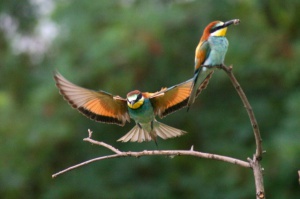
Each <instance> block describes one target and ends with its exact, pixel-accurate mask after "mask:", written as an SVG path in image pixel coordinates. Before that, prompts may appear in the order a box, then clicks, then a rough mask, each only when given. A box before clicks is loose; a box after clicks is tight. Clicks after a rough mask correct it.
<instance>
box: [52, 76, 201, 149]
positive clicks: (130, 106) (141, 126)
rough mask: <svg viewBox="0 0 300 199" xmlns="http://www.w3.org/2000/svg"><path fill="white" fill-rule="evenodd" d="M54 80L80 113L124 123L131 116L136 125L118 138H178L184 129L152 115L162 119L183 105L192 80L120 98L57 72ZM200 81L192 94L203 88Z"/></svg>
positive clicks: (124, 139) (135, 91) (135, 140)
mask: <svg viewBox="0 0 300 199" xmlns="http://www.w3.org/2000/svg"><path fill="white" fill-rule="evenodd" d="M54 79H55V81H56V85H57V87H58V88H59V91H60V93H61V94H62V95H63V97H64V99H65V100H66V101H68V103H69V104H70V105H71V106H72V107H73V108H75V109H77V110H78V111H80V112H81V113H82V114H83V115H85V116H87V117H88V118H90V119H92V120H95V121H97V122H102V123H110V124H117V125H120V126H124V125H125V123H126V121H128V122H130V118H132V119H133V120H134V121H135V123H136V125H135V127H134V128H133V129H131V130H130V131H129V132H128V133H127V134H126V135H125V136H123V137H121V138H120V139H119V140H118V141H122V142H128V141H132V142H143V141H151V140H154V141H155V143H156V138H157V136H159V137H161V138H162V139H168V138H173V137H178V136H181V135H183V134H185V133H186V132H185V131H183V130H180V129H176V128H173V127H171V126H167V125H165V124H162V123H160V122H158V121H157V120H156V119H155V116H159V117H160V118H163V117H165V116H167V115H168V114H170V113H173V112H175V111H177V110H179V109H181V108H183V107H186V105H187V101H188V98H189V96H190V94H191V86H192V83H193V79H189V80H187V81H186V82H183V83H181V84H178V85H175V86H172V87H170V88H162V89H161V90H160V91H158V92H155V93H149V92H140V91H138V90H134V91H131V92H129V93H128V94H127V98H126V99H124V98H122V97H120V96H114V95H112V94H110V93H107V92H105V91H102V90H100V91H93V90H89V89H85V88H82V87H79V86H76V85H75V84H73V83H71V82H69V81H68V80H67V79H65V78H64V77H63V76H62V75H61V74H59V73H55V75H54ZM206 85H207V82H204V83H203V84H202V85H201V86H200V88H199V89H198V92H197V94H196V95H199V93H200V92H201V90H202V89H205V87H206Z"/></svg>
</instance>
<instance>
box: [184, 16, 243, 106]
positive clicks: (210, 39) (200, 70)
mask: <svg viewBox="0 0 300 199" xmlns="http://www.w3.org/2000/svg"><path fill="white" fill-rule="evenodd" d="M239 22H240V20H239V19H233V20H230V21H226V22H222V21H213V22H211V23H210V24H208V25H207V26H206V28H205V29H204V31H203V34H202V37H201V39H200V42H199V44H198V46H197V48H196V51H195V65H194V67H195V69H194V77H193V84H192V92H191V95H190V97H189V100H188V105H187V106H188V109H189V108H190V106H191V105H192V104H193V103H194V101H195V98H196V96H197V90H198V88H199V86H200V85H201V84H202V83H203V81H207V82H208V81H209V79H210V78H211V76H212V74H213V72H214V71H213V68H212V67H213V66H221V65H222V64H224V59H225V55H226V52H227V49H228V40H227V39H226V37H225V35H226V32H227V27H228V26H230V25H232V24H235V25H237V24H239Z"/></svg>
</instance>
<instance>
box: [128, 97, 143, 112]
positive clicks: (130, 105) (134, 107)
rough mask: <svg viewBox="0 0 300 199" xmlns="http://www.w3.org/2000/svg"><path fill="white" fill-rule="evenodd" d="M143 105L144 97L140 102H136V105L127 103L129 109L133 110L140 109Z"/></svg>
mask: <svg viewBox="0 0 300 199" xmlns="http://www.w3.org/2000/svg"><path fill="white" fill-rule="evenodd" d="M143 104H144V98H143V97H142V98H141V99H140V100H139V101H137V102H135V103H133V104H131V103H129V102H127V105H128V107H129V108H131V109H138V108H140V107H141V106H142V105H143Z"/></svg>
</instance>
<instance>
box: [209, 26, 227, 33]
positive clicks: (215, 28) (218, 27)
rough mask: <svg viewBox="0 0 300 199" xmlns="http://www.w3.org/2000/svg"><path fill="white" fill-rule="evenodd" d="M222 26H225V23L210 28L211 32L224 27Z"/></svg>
mask: <svg viewBox="0 0 300 199" xmlns="http://www.w3.org/2000/svg"><path fill="white" fill-rule="evenodd" d="M222 28H224V25H222V26H216V27H213V28H212V29H210V30H209V33H213V32H215V31H217V30H220V29H222Z"/></svg>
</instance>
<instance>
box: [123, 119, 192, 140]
mask: <svg viewBox="0 0 300 199" xmlns="http://www.w3.org/2000/svg"><path fill="white" fill-rule="evenodd" d="M186 133H187V132H186V131H183V130H180V129H176V128H174V127H171V126H168V125H166V124H163V123H160V122H158V121H156V120H155V121H153V130H152V131H151V132H148V131H146V130H145V129H144V128H143V127H142V126H140V125H135V126H134V127H133V128H132V129H131V130H130V131H129V132H128V133H127V134H126V135H124V136H123V137H121V138H120V139H118V141H121V142H128V141H131V142H143V141H151V140H153V141H155V142H156V137H157V136H159V137H161V138H162V139H164V140H165V139H168V138H173V137H179V136H181V135H183V134H186Z"/></svg>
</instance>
